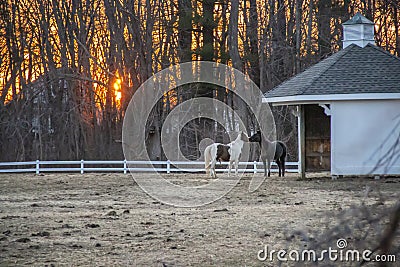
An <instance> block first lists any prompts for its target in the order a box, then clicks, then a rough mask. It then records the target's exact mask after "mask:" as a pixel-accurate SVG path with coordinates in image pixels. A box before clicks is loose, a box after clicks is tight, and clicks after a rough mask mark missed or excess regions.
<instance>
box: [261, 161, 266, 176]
mask: <svg viewBox="0 0 400 267" xmlns="http://www.w3.org/2000/svg"><path fill="white" fill-rule="evenodd" d="M262 162H263V165H264V177H267V162H266V160H265V159H263V160H262Z"/></svg>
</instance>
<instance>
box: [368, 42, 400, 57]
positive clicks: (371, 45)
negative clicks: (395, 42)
mask: <svg viewBox="0 0 400 267" xmlns="http://www.w3.org/2000/svg"><path fill="white" fill-rule="evenodd" d="M367 46H369V47H372V48H374V49H375V50H378V51H379V52H381V53H383V54H386V55H389V56H391V57H393V58H395V59H397V60H400V58H399V57H397V56H395V55H393V54H392V53H390V52H389V51H386V50H385V49H383V48H382V47H380V46H377V45H374V44H371V43H369V44H367Z"/></svg>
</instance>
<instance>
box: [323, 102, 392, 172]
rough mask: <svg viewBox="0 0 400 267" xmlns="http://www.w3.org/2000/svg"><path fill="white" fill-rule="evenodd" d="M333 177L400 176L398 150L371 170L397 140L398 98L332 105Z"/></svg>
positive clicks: (334, 103)
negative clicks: (388, 159)
mask: <svg viewBox="0 0 400 267" xmlns="http://www.w3.org/2000/svg"><path fill="white" fill-rule="evenodd" d="M330 108H331V113H332V115H331V164H332V165H331V173H332V175H371V174H400V147H399V144H397V155H394V156H393V157H391V161H389V162H388V161H386V162H384V164H381V165H380V166H378V168H376V169H375V170H374V168H375V167H376V166H377V165H378V162H379V160H380V159H382V157H383V156H384V155H386V153H387V151H389V149H390V148H391V147H393V146H394V145H395V142H396V140H397V139H398V138H399V137H400V99H396V100H354V101H333V102H331V107H330Z"/></svg>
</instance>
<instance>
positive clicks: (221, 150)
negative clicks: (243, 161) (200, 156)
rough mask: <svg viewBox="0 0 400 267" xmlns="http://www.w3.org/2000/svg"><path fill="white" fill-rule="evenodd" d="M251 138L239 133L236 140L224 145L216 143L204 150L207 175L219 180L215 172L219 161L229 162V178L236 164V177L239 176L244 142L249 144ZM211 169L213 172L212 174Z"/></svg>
mask: <svg viewBox="0 0 400 267" xmlns="http://www.w3.org/2000/svg"><path fill="white" fill-rule="evenodd" d="M248 140H249V137H248V136H247V134H245V133H243V132H242V131H240V132H239V134H238V136H237V138H236V140H234V141H233V142H231V143H229V144H227V145H224V144H221V143H214V144H211V145H209V146H208V147H206V149H205V150H204V161H205V162H204V163H205V168H206V174H207V175H209V174H210V175H211V177H214V178H217V174H216V172H215V164H216V163H217V161H219V162H221V161H229V172H228V176H229V175H230V174H231V170H232V164H233V162H235V175H237V174H238V165H239V157H240V154H241V153H242V148H243V145H244V142H247V141H248ZM210 168H211V172H210Z"/></svg>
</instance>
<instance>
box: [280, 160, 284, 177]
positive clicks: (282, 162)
mask: <svg viewBox="0 0 400 267" xmlns="http://www.w3.org/2000/svg"><path fill="white" fill-rule="evenodd" d="M281 164H282V177H285V158H283V159H281Z"/></svg>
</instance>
